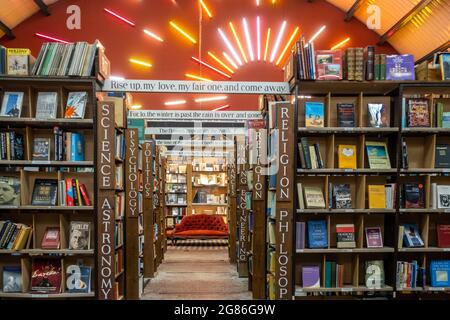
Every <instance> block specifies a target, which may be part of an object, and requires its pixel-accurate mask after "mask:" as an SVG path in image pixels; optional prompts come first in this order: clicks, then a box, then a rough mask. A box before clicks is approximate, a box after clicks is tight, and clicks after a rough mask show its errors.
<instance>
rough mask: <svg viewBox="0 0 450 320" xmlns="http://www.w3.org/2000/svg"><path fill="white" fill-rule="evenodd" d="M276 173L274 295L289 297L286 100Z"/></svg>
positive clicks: (290, 119) (290, 117)
mask: <svg viewBox="0 0 450 320" xmlns="http://www.w3.org/2000/svg"><path fill="white" fill-rule="evenodd" d="M277 119H278V123H277V128H278V173H277V204H276V225H275V234H276V269H275V296H276V299H279V300H291V299H292V297H293V290H294V281H293V279H294V270H293V269H294V268H293V265H294V261H292V259H293V257H294V253H293V243H294V188H295V175H294V166H295V149H294V148H295V146H296V139H295V137H296V135H295V132H294V130H295V108H294V106H293V105H292V104H290V103H289V102H286V103H283V104H279V105H278V108H277Z"/></svg>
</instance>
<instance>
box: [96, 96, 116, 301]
mask: <svg viewBox="0 0 450 320" xmlns="http://www.w3.org/2000/svg"><path fill="white" fill-rule="evenodd" d="M97 121H98V128H97V143H98V145H99V147H98V148H97V163H96V167H97V168H98V172H99V173H100V174H99V175H98V176H99V177H100V181H99V183H98V187H97V189H98V190H97V195H98V200H97V203H98V206H97V210H98V212H97V226H98V228H97V229H98V230H97V232H98V236H97V239H98V241H97V286H98V299H100V300H112V299H114V293H113V284H114V280H115V279H114V277H115V274H114V272H115V267H114V265H115V259H114V205H115V200H114V188H115V185H114V184H115V182H114V174H115V167H114V166H115V158H114V152H115V145H114V144H115V128H114V104H113V103H111V102H109V103H108V102H99V103H98V106H97Z"/></svg>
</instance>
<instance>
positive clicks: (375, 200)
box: [369, 185, 386, 209]
mask: <svg viewBox="0 0 450 320" xmlns="http://www.w3.org/2000/svg"><path fill="white" fill-rule="evenodd" d="M369 209H386V191H385V187H384V186H383V185H369Z"/></svg>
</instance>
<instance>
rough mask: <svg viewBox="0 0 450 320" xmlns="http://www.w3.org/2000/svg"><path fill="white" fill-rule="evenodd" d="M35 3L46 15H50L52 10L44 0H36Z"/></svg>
mask: <svg viewBox="0 0 450 320" xmlns="http://www.w3.org/2000/svg"><path fill="white" fill-rule="evenodd" d="M34 3H36V5H37V6H38V7H39V10H41V12H42V14H44V15H45V16H47V17H48V16H49V15H50V10H49V9H48V6H47V5H46V4H45V3H44V1H42V0H34Z"/></svg>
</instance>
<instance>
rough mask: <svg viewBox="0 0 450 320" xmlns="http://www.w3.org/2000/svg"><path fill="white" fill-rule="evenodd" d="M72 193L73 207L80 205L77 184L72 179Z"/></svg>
mask: <svg viewBox="0 0 450 320" xmlns="http://www.w3.org/2000/svg"><path fill="white" fill-rule="evenodd" d="M72 192H73V204H74V206H79V205H80V202H79V201H80V199H79V198H78V190H77V183H76V179H72Z"/></svg>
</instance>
